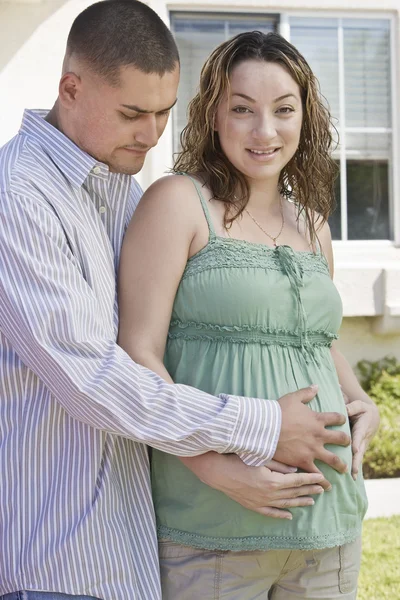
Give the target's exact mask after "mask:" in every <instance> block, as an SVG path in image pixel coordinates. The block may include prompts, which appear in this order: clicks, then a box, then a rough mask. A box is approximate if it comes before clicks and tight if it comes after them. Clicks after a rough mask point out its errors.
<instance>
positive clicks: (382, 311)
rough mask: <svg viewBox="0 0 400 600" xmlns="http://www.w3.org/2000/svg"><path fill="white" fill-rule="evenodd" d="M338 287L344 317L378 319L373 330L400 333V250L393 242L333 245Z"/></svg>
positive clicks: (374, 322) (381, 332) (337, 243)
mask: <svg viewBox="0 0 400 600" xmlns="http://www.w3.org/2000/svg"><path fill="white" fill-rule="evenodd" d="M333 248H334V255H335V284H336V286H337V288H338V290H339V292H340V295H341V297H342V301H343V314H344V316H345V317H376V318H375V319H374V320H373V330H374V332H375V333H380V334H400V248H396V247H395V246H394V244H393V243H392V242H386V241H379V242H378V241H371V242H334V244H333Z"/></svg>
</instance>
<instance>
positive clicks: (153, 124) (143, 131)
mask: <svg viewBox="0 0 400 600" xmlns="http://www.w3.org/2000/svg"><path fill="white" fill-rule="evenodd" d="M158 138H159V135H158V131H157V121H156V116H155V115H154V114H149V115H143V116H142V119H141V122H140V126H139V129H138V130H137V131H136V133H135V141H136V142H138V143H139V144H143V146H146V147H147V148H152V147H153V146H155V145H156V144H157V142H158Z"/></svg>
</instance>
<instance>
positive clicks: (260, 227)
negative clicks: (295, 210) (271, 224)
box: [244, 197, 285, 248]
mask: <svg viewBox="0 0 400 600" xmlns="http://www.w3.org/2000/svg"><path fill="white" fill-rule="evenodd" d="M280 207H281V217H282V225H281V228H280V230H279V233H278V235H276V236H275V237H273V236H272V235H270V234H269V233H268V232H267V231H265V229H264V227H262V226H261V225H260V223H259V222H258V221H257V219H255V218H254V217H253V215H252V214H251V212H250V211H248V210H247V208H245V209H244V210H245V212H246V213H247V214H248V215H249V217H250V219H251V220H252V221H254V223H255V224H256V225H257V227H258V228H259V229H261V231H262V232H263V233H265V235H266V236H267V237H269V239H270V240H272V241H273V243H274V247H275V248H276V247H277V243H276V240H277V239H278V238H279V236H280V235H281V233H282V231H283V227H284V225H285V217H284V214H283V204H282V197H281V198H280Z"/></svg>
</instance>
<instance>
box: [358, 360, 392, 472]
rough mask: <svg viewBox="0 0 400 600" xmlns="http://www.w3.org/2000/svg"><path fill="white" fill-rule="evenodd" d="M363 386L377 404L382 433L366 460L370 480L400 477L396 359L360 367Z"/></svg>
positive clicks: (366, 363) (364, 468)
mask: <svg viewBox="0 0 400 600" xmlns="http://www.w3.org/2000/svg"><path fill="white" fill-rule="evenodd" d="M357 366H358V369H359V372H360V374H361V378H360V379H361V385H362V386H363V387H364V389H365V390H366V391H367V393H368V395H369V396H371V398H372V399H373V400H374V402H376V404H377V406H378V408H379V413H380V417H381V424H380V427H379V431H378V433H377V434H376V436H375V437H374V438H373V440H372V441H371V443H370V445H369V447H368V450H367V452H366V453H365V457H364V465H363V472H364V477H366V478H369V479H371V478H381V477H400V363H398V362H397V361H396V359H394V358H385V359H383V360H381V361H377V362H368V361H361V363H359V364H358V365H357Z"/></svg>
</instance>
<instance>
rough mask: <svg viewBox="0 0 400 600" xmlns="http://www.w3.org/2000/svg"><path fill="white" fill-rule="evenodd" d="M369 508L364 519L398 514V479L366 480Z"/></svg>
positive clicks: (399, 501) (399, 488) (399, 493)
mask: <svg viewBox="0 0 400 600" xmlns="http://www.w3.org/2000/svg"><path fill="white" fill-rule="evenodd" d="M365 487H366V490H367V496H368V502H369V507H368V510H367V514H366V516H365V518H366V519H374V518H376V517H391V516H392V515H398V514H400V478H399V479H396V478H394V479H366V480H365Z"/></svg>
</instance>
